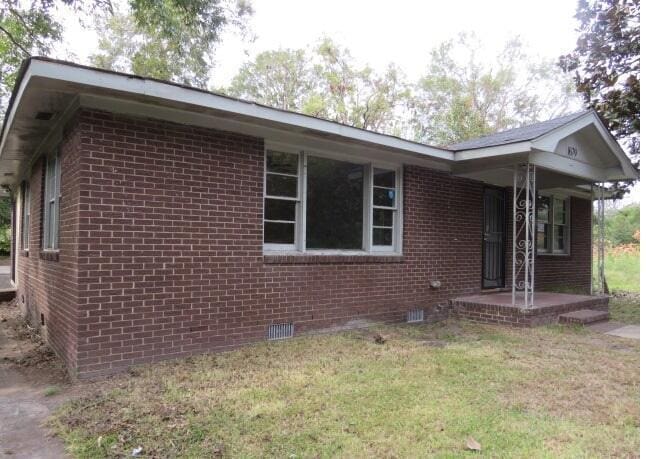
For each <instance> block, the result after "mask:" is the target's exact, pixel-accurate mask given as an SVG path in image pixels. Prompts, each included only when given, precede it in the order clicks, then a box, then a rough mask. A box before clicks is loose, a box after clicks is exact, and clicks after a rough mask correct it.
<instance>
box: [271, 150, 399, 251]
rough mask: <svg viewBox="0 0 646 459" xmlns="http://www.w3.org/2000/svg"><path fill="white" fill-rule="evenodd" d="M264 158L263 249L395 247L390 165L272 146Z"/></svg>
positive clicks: (394, 173)
mask: <svg viewBox="0 0 646 459" xmlns="http://www.w3.org/2000/svg"><path fill="white" fill-rule="evenodd" d="M265 164H266V170H265V209H264V244H265V250H267V251H296V252H305V251H309V252H316V251H333V252H337V251H343V252H349V253H354V252H398V251H399V250H400V247H401V245H400V244H401V243H400V241H399V240H398V238H399V233H400V231H399V222H400V215H399V208H400V204H399V199H400V187H401V185H400V177H399V170H398V169H397V168H396V167H392V168H388V167H385V166H384V165H381V164H380V165H375V164H372V163H371V162H369V161H366V162H352V161H346V160H342V159H338V157H329V156H326V155H323V154H318V153H309V152H300V153H296V152H288V151H278V150H275V149H268V150H267V153H266V162H265Z"/></svg>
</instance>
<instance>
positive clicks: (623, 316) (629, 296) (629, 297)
mask: <svg viewBox="0 0 646 459" xmlns="http://www.w3.org/2000/svg"><path fill="white" fill-rule="evenodd" d="M610 319H611V320H616V321H617V322H621V323H624V324H634V325H639V293H615V294H614V295H612V297H611V298H610Z"/></svg>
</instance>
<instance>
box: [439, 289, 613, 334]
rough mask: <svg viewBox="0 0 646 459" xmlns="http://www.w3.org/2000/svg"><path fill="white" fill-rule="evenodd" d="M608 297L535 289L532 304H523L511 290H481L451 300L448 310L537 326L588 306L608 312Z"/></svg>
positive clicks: (488, 320)
mask: <svg viewBox="0 0 646 459" xmlns="http://www.w3.org/2000/svg"><path fill="white" fill-rule="evenodd" d="M608 300H609V297H607V296H589V295H572V294H566V293H553V292H534V303H533V305H532V306H531V307H525V305H524V302H523V301H522V300H520V301H519V300H518V299H517V301H513V296H512V293H511V292H497V293H483V294H480V295H470V296H463V297H458V298H454V299H452V300H450V305H451V313H452V314H454V315H455V316H456V317H458V318H461V319H467V320H473V321H477V322H486V323H496V324H506V325H512V326H517V327H536V326H538V325H545V324H552V323H557V322H558V321H559V316H560V315H561V314H566V313H569V312H572V311H580V310H584V309H590V310H595V311H608Z"/></svg>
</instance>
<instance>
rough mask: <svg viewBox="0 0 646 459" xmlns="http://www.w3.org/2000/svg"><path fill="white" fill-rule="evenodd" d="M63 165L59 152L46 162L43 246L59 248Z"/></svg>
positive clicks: (47, 248)
mask: <svg viewBox="0 0 646 459" xmlns="http://www.w3.org/2000/svg"><path fill="white" fill-rule="evenodd" d="M60 190H61V166H60V158H59V155H58V153H56V154H55V155H53V156H50V157H48V158H47V160H46V164H45V190H44V193H43V207H44V216H43V248H44V249H45V250H58V229H59V226H60V222H59V217H60V203H61V191H60Z"/></svg>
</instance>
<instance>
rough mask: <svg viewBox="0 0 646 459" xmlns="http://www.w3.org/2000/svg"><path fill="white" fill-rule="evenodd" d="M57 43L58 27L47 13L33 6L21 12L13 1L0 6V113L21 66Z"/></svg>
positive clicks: (45, 53)
mask: <svg viewBox="0 0 646 459" xmlns="http://www.w3.org/2000/svg"><path fill="white" fill-rule="evenodd" d="M60 39H61V27H60V25H59V24H58V23H57V22H56V21H54V19H53V18H52V16H51V14H50V12H49V10H48V9H43V8H41V7H40V6H39V4H37V3H32V4H31V5H30V7H29V8H21V7H20V6H19V4H18V2H17V1H5V2H4V3H2V5H1V6H0V110H1V111H2V112H4V107H5V106H6V104H7V101H8V98H9V95H10V94H11V90H12V88H13V86H14V84H15V82H16V74H17V71H18V68H19V67H20V64H21V62H22V61H23V60H24V59H25V58H27V57H29V56H31V55H33V54H42V55H47V54H49V52H50V51H51V48H52V45H53V44H54V43H55V42H57V41H59V40H60Z"/></svg>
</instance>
